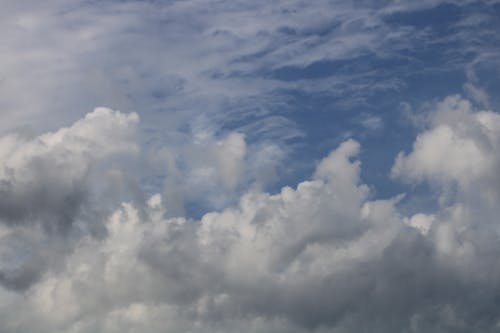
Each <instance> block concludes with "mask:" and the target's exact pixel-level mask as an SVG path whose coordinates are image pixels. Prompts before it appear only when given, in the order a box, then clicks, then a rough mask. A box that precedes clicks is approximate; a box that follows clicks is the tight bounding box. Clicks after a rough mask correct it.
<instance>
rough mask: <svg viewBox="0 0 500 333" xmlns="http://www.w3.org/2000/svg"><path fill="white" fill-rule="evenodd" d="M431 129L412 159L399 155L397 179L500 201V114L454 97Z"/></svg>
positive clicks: (434, 116) (439, 108)
mask: <svg viewBox="0 0 500 333" xmlns="http://www.w3.org/2000/svg"><path fill="white" fill-rule="evenodd" d="M428 127H429V128H428V129H427V130H426V131H424V132H423V133H421V134H419V136H418V137H417V139H416V141H415V143H414V145H413V149H412V151H411V152H410V153H409V154H405V153H400V154H399V155H398V157H397V158H396V161H395V164H394V167H393V168H392V175H393V176H394V177H398V178H400V179H402V180H404V181H408V182H421V181H428V182H429V183H431V184H436V183H439V184H440V185H445V184H447V185H457V186H459V187H460V193H461V195H465V194H469V195H477V196H479V197H481V198H482V199H484V200H490V201H495V200H498V198H499V197H498V195H499V194H500V193H499V191H498V189H499V187H498V184H499V181H500V179H499V177H498V175H499V174H500V158H499V156H500V115H499V114H498V113H495V112H492V111H476V110H474V109H473V107H472V106H471V103H470V102H469V101H467V100H465V99H463V98H461V97H460V96H458V95H456V96H449V97H447V98H445V99H444V100H443V101H442V102H440V103H438V104H437V106H436V112H435V113H433V114H432V116H431V118H430V119H429V124H428ZM476 191H477V192H476ZM472 192H476V193H472ZM488 198H489V199H488Z"/></svg>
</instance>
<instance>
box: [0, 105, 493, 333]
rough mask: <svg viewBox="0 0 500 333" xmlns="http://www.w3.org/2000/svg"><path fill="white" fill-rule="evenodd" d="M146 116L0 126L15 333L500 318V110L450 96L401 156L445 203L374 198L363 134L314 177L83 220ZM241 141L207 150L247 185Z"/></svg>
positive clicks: (227, 181)
mask: <svg viewBox="0 0 500 333" xmlns="http://www.w3.org/2000/svg"><path fill="white" fill-rule="evenodd" d="M137 122H138V116H137V115H135V114H123V113H120V112H117V111H112V110H109V109H105V108H99V109H96V110H95V111H94V112H92V113H90V114H88V115H87V116H86V117H85V118H84V119H82V120H79V121H77V122H76V123H74V124H73V125H72V126H70V127H67V128H62V129H60V130H58V131H55V132H50V133H47V134H43V135H41V136H38V137H35V138H25V137H20V136H19V135H9V136H4V137H2V138H1V141H0V142H1V147H2V148H1V150H0V153H1V154H2V156H4V157H3V158H2V168H1V172H2V173H1V175H2V183H1V184H2V191H5V193H7V191H8V193H10V194H11V195H8V196H2V200H8V201H9V202H5V201H2V207H4V208H2V209H1V214H2V215H1V221H2V225H1V229H0V231H1V232H0V235H1V238H2V242H1V244H2V245H1V247H0V255H1V257H2V265H3V266H2V267H1V270H0V273H1V274H0V281H1V283H2V288H1V289H0V319H1V323H2V324H1V325H2V331H3V332H19V331H33V330H36V331H37V332H137V331H143V332H164V331H166V330H167V331H169V332H186V331H189V332H207V331H208V332H234V331H238V332H270V331H272V332H353V331H354V332H359V331H368V330H369V331H370V332H422V331H426V332H468V331H470V330H471V329H474V330H479V331H481V332H495V331H497V330H498V325H499V323H500V317H499V315H498V313H499V311H498V310H500V309H499V306H500V305H499V304H500V303H499V302H498V296H497V295H498V293H499V291H500V290H499V288H500V285H499V282H498V281H499V279H498V277H499V276H500V271H499V269H498V267H500V265H499V264H500V262H499V259H498V258H499V256H498V251H499V249H500V244H499V240H498V239H499V238H498V234H499V232H500V230H499V229H498V226H497V219H496V217H497V216H498V213H500V212H499V211H498V205H497V204H496V203H497V202H498V200H499V193H498V188H499V187H498V175H499V174H500V173H499V171H500V170H499V165H500V164H499V156H500V151H499V149H500V145H499V138H500V117H499V116H498V114H497V113H494V112H491V111H477V110H475V109H474V108H473V107H472V105H471V104H470V102H469V101H467V100H465V99H463V98H461V97H460V96H450V97H447V98H446V99H444V100H443V101H442V102H439V103H438V104H437V105H436V108H435V111H434V112H432V113H431V114H430V115H429V117H428V120H427V125H426V127H425V129H424V130H423V131H422V133H420V134H419V135H418V136H417V138H416V140H415V143H414V146H413V148H412V150H411V151H410V152H408V153H401V154H399V155H398V156H397V158H396V160H395V164H394V166H393V169H392V175H393V176H394V177H397V178H399V179H401V180H402V181H404V182H408V183H421V182H428V183H429V184H430V185H431V186H434V187H435V190H436V191H437V193H439V194H440V196H439V198H438V204H437V208H436V210H435V211H434V212H432V213H431V214H429V213H425V214H424V213H418V214H415V215H412V216H405V215H404V214H403V213H402V212H401V211H400V210H399V208H398V203H399V202H400V201H401V200H405V199H404V198H403V196H397V197H394V198H389V199H376V198H374V196H373V191H372V190H370V188H369V186H367V185H366V184H363V182H362V181H361V179H360V172H361V164H360V161H359V159H358V156H359V153H360V150H361V146H360V144H359V143H358V142H356V141H354V140H352V139H349V140H347V141H345V142H343V143H342V144H340V145H339V146H338V147H337V148H336V149H335V150H333V151H332V152H331V153H330V154H329V155H328V156H327V157H325V158H324V159H323V160H321V161H320V162H319V163H318V165H317V167H316V171H315V173H314V175H313V177H312V178H311V179H310V180H307V181H303V182H301V183H299V184H298V185H297V186H296V187H295V188H291V187H288V186H286V187H283V188H282V189H281V191H280V192H278V193H276V194H269V193H266V192H263V191H261V190H259V189H258V188H254V189H247V190H246V191H245V194H244V195H242V196H241V198H239V199H238V202H237V203H236V204H234V205H231V206H230V207H228V208H225V209H223V210H220V211H214V212H208V213H206V214H204V215H203V217H202V218H201V219H200V220H191V219H186V218H184V217H166V216H168V211H166V210H165V207H168V205H167V204H166V203H165V202H164V200H163V199H162V196H161V195H160V194H156V195H153V196H151V197H150V198H149V199H148V200H146V201H144V202H142V203H141V202H137V201H136V202H135V203H122V204H120V205H119V207H116V208H115V210H114V211H113V212H111V213H110V214H106V215H100V216H96V215H94V218H96V219H97V221H86V220H85V216H83V217H82V216H80V217H78V209H79V208H80V205H82V202H83V201H85V199H84V197H85V196H84V194H82V193H81V191H82V190H81V189H82V188H83V189H85V188H86V187H88V186H90V184H92V182H91V181H90V180H88V179H89V178H88V177H91V173H90V172H89V170H90V168H92V167H93V164H95V163H97V160H101V159H103V158H109V157H111V156H112V155H115V154H135V153H137V146H136V144H135V142H134V129H135V127H136V126H137ZM245 147H246V144H245V140H244V138H243V137H242V136H241V135H239V134H237V133H233V134H230V135H229V136H228V137H227V138H226V139H225V140H223V141H221V142H218V143H216V144H215V146H214V148H213V149H215V150H214V151H213V152H211V153H208V154H211V155H209V156H213V160H212V161H213V163H214V164H213V167H214V168H216V169H221V170H223V171H224V173H226V174H228V177H227V178H223V179H221V183H220V185H219V186H222V187H226V188H232V187H234V186H236V184H237V181H238V179H240V178H241V177H242V174H241V172H244V166H243V165H242V163H243V162H242V161H241V160H240V158H241V157H242V156H243V155H244V154H245V149H246V148H245ZM192 161H193V162H192V163H196V162H194V160H192ZM208 161H210V159H209V160H208ZM210 163H212V162H210ZM41 166H43V167H41ZM86 179H87V180H86ZM213 179H217V178H213ZM72 199H74V200H72ZM68 206H69V207H68ZM7 207H8V208H9V209H7ZM76 219H80V222H79V223H80V224H79V225H75V224H72V221H74V220H76ZM82 221H83V222H82ZM82 223H83V224H85V223H90V224H94V223H98V224H102V225H103V226H104V227H105V232H104V233H102V234H99V235H95V234H92V233H89V232H85V229H82V228H81V225H82ZM53 224H55V225H56V226H57V228H55V230H54V228H53ZM61 228H62V229H63V231H64V232H66V235H68V232H69V235H70V236H65V237H61V236H60V233H59V232H60V231H61V230H60V229H61ZM75 229H78V230H80V231H79V232H78V233H75V232H73V233H71V230H75ZM56 231H57V232H56ZM68 238H70V239H71V241H67V239H68ZM63 239H65V240H66V241H63ZM19 240H21V242H19ZM49 244H52V245H49ZM61 250H64V253H61V252H63V251H61ZM56 253H57V256H55V254H56ZM54 258H57V260H56V259H54Z"/></svg>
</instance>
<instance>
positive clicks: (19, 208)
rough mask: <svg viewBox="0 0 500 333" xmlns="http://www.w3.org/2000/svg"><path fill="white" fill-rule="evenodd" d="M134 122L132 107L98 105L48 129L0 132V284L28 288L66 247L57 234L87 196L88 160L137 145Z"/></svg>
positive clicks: (67, 243) (66, 230)
mask: <svg viewBox="0 0 500 333" xmlns="http://www.w3.org/2000/svg"><path fill="white" fill-rule="evenodd" d="M137 122H138V116H137V115H136V114H122V113H120V112H118V111H112V110H110V109H107V108H97V109H95V110H94V112H92V113H89V114H87V115H86V116H85V118H84V119H81V120H79V121H77V122H75V123H74V124H73V125H72V126H70V127H67V128H61V129H59V130H57V131H55V132H49V133H45V134H42V135H40V136H37V137H27V136H26V135H22V134H18V133H12V134H9V135H6V136H2V137H0V223H1V224H2V226H1V227H0V228H1V229H2V230H3V232H2V233H0V234H1V236H0V237H1V244H2V245H0V257H1V258H2V260H1V265H0V283H1V284H3V285H4V286H6V287H8V288H13V289H25V288H27V287H29V286H30V284H31V283H33V282H34V281H35V280H36V279H37V278H39V276H40V274H41V272H43V271H44V270H45V268H46V266H47V265H48V264H49V263H50V262H52V263H55V262H57V261H58V258H60V257H61V255H63V254H64V252H65V251H67V250H68V246H69V248H71V244H70V243H71V239H65V236H64V235H66V234H67V233H69V232H70V231H71V229H72V226H73V225H74V223H75V221H76V220H77V218H78V216H79V215H80V213H81V210H82V208H83V207H84V206H86V205H87V204H88V203H89V200H88V199H89V198H88V195H89V191H90V190H91V189H90V188H89V173H90V171H91V167H92V166H93V165H94V164H98V163H100V162H101V161H102V160H104V159H109V158H110V157H111V156H114V155H117V154H130V153H134V152H136V151H137V145H136V143H135V141H136V140H135V128H136V125H137ZM87 224H88V225H90V224H92V222H91V221H89V222H87ZM59 236H61V238H59Z"/></svg>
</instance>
